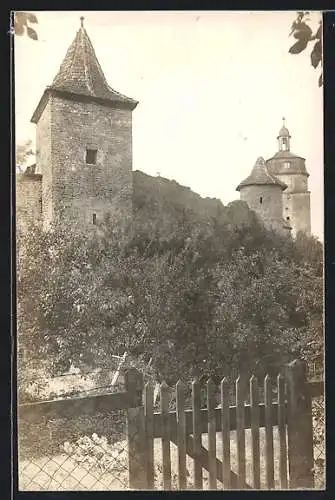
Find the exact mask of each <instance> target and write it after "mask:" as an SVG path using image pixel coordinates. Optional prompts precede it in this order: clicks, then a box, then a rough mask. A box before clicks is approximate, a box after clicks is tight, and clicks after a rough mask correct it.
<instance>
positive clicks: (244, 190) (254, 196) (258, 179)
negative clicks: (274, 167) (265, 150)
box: [236, 157, 291, 234]
mask: <svg viewBox="0 0 335 500" xmlns="http://www.w3.org/2000/svg"><path fill="white" fill-rule="evenodd" d="M285 189H286V185H285V184H284V183H283V182H282V181H280V180H279V179H278V178H277V177H275V176H274V175H272V174H271V173H270V172H269V171H268V168H267V166H266V163H265V160H264V158H261V157H260V158H258V159H257V161H256V163H255V165H254V167H253V169H252V171H251V173H250V175H249V176H248V177H247V178H246V179H244V181H242V182H241V183H240V184H239V185H238V186H237V188H236V191H239V192H240V199H241V200H242V201H245V202H246V203H247V204H248V206H249V208H250V209H251V210H253V211H254V212H255V213H256V214H257V215H258V217H259V218H260V220H261V221H262V222H263V224H264V225H265V226H266V227H267V228H268V229H273V230H275V231H277V232H279V233H281V234H290V229H291V228H290V226H289V224H287V223H286V222H285V221H284V219H283V191H284V190H285Z"/></svg>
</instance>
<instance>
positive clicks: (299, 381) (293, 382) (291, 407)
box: [286, 360, 314, 489]
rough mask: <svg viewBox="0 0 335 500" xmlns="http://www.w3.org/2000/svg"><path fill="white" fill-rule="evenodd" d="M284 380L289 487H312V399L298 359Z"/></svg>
mask: <svg viewBox="0 0 335 500" xmlns="http://www.w3.org/2000/svg"><path fill="white" fill-rule="evenodd" d="M286 380H287V393H288V394H287V396H288V408H287V423H288V457H289V477H290V488H292V489H300V488H302V489H303V488H314V474H313V467H314V458H313V419H312V398H311V395H310V393H309V391H308V382H307V366H306V364H305V363H304V362H303V361H298V360H295V361H292V363H289V365H288V366H287V367H286Z"/></svg>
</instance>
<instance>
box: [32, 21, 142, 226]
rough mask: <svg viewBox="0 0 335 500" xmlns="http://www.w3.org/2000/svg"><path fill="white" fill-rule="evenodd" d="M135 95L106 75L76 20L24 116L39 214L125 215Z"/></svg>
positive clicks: (86, 220) (54, 218)
mask: <svg viewBox="0 0 335 500" xmlns="http://www.w3.org/2000/svg"><path fill="white" fill-rule="evenodd" d="M137 104H138V103H137V101H135V100H133V99H130V98H128V97H126V96H124V95H122V94H120V93H119V92H116V91H115V90H113V89H112V88H111V87H110V86H109V85H108V83H107V81H106V79H105V76H104V74H103V72H102V69H101V67H100V64H99V62H98V60H97V57H96V55H95V52H94V49H93V46H92V43H91V41H90V39H89V37H88V35H87V32H86V30H85V28H84V26H83V18H81V26H80V29H79V30H78V32H77V34H76V36H75V39H74V41H73V42H72V44H71V45H70V47H69V49H68V51H67V53H66V56H65V58H64V60H63V62H62V64H61V66H60V69H59V71H58V73H57V75H56V77H55V78H54V81H53V83H52V85H51V86H49V87H47V88H46V90H45V91H44V93H43V95H42V97H41V99H40V102H39V104H38V106H37V108H36V110H35V112H34V114H33V117H32V119H31V121H32V122H33V123H35V124H36V126H37V127H36V128H37V130H36V173H37V174H40V175H41V176H42V221H43V225H44V226H45V227H47V226H48V225H49V224H50V222H56V223H61V222H62V221H65V220H71V219H75V220H77V221H79V222H82V223H83V224H85V225H88V227H89V226H92V225H95V224H98V223H99V221H101V220H102V219H103V218H104V217H105V216H106V215H107V214H108V215H109V216H110V217H111V219H112V221H113V220H120V218H121V219H122V220H123V219H128V218H129V217H131V215H132V111H133V110H134V109H135V107H136V105H137Z"/></svg>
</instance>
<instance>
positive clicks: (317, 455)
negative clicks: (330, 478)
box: [312, 396, 326, 489]
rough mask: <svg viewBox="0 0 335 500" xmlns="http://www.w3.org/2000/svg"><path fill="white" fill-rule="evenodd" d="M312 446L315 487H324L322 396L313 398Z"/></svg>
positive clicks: (323, 415)
mask: <svg viewBox="0 0 335 500" xmlns="http://www.w3.org/2000/svg"><path fill="white" fill-rule="evenodd" d="M312 415H313V447H314V479H315V487H316V488H319V489H323V488H325V483H326V477H325V462H326V461H325V458H326V457H325V444H326V442H325V399H324V396H319V397H317V398H313V400H312Z"/></svg>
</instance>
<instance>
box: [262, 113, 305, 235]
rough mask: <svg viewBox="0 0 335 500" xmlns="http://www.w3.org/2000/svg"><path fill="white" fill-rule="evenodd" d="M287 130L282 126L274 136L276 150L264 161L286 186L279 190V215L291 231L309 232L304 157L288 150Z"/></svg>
mask: <svg viewBox="0 0 335 500" xmlns="http://www.w3.org/2000/svg"><path fill="white" fill-rule="evenodd" d="M290 139H291V136H290V133H289V131H288V129H287V128H286V125H285V118H283V126H282V128H281V129H280V131H279V135H278V137H277V140H278V151H277V152H276V154H275V155H274V156H273V157H272V158H270V159H268V160H267V162H266V163H267V167H268V171H269V172H270V173H271V174H272V175H275V176H276V178H277V179H279V180H280V181H281V182H284V183H285V184H286V185H287V189H286V190H285V191H284V192H283V217H284V219H285V220H286V221H287V223H288V224H290V225H291V227H292V234H293V236H295V235H296V234H297V232H299V231H303V232H305V233H306V234H310V233H311V211H310V192H309V191H308V177H309V174H308V172H307V170H306V165H305V162H306V160H305V158H302V157H301V156H297V155H295V154H294V153H292V152H291V148H290Z"/></svg>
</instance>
